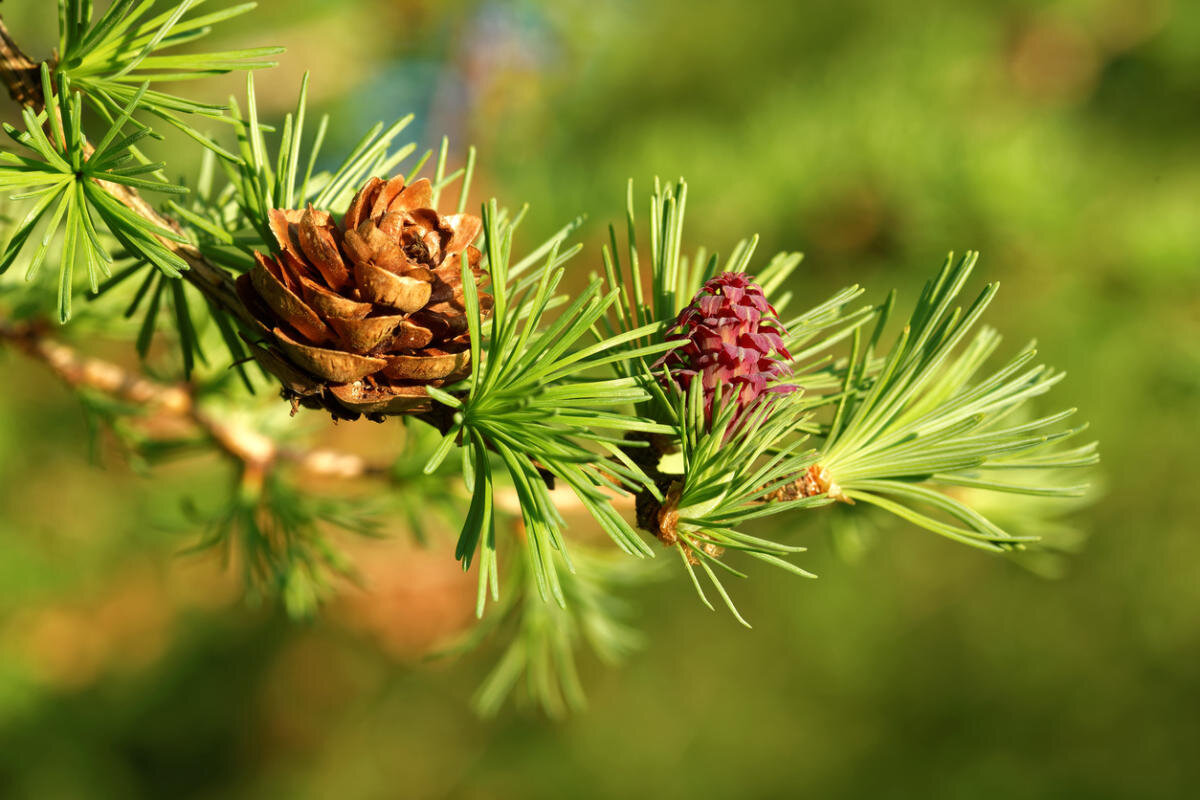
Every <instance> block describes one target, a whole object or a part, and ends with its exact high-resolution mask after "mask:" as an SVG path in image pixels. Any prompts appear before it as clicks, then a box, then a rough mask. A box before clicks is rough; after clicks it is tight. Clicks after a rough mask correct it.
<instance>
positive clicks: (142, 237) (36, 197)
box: [0, 64, 187, 322]
mask: <svg viewBox="0 0 1200 800" xmlns="http://www.w3.org/2000/svg"><path fill="white" fill-rule="evenodd" d="M42 87H43V92H44V95H45V98H46V109H45V110H44V111H42V112H41V113H35V112H34V111H33V110H32V109H29V108H23V109H22V110H21V116H22V119H23V121H24V123H25V130H23V131H22V130H18V129H16V128H14V127H13V126H11V125H8V124H5V125H4V131H5V133H7V134H8V135H9V137H10V138H11V139H12V140H13V141H15V142H16V143H17V144H18V145H20V146H21V147H23V148H24V149H25V150H26V151H28V152H27V154H25V155H21V154H18V153H14V152H9V151H0V189H2V190H5V191H12V190H19V191H18V193H17V194H15V195H13V199H14V200H31V201H33V202H32V203H31V207H30V208H29V211H28V212H27V213H26V214H25V217H24V218H23V219H22V220H21V221H20V222H18V223H17V225H16V226H14V227H13V228H12V230H11V232H10V234H9V237H8V241H7V244H6V245H5V247H4V251H3V254H2V255H0V272H4V271H6V270H7V269H8V268H9V267H11V266H12V264H13V262H14V261H15V260H16V259H17V257H18V256H19V255H20V254H21V252H22V250H23V249H24V247H25V246H26V244H27V243H28V242H29V240H30V238H31V237H32V235H33V233H34V230H35V229H36V228H37V227H38V225H39V224H41V223H43V221H44V222H45V224H44V226H43V234H42V236H41V241H40V243H39V245H38V247H37V249H36V250H35V251H34V254H33V257H32V258H31V259H30V261H29V267H28V268H27V270H26V277H27V279H29V280H32V279H33V278H34V277H36V276H37V273H38V271H39V270H40V269H41V267H42V264H43V263H44V262H45V260H46V255H47V253H48V251H49V248H50V245H51V242H52V241H53V240H54V239H55V237H56V235H57V234H58V233H59V231H60V230H61V231H63V244H62V254H61V257H60V262H59V277H58V286H59V292H58V296H59V301H58V313H59V319H60V320H61V321H63V322H66V321H67V320H68V319H70V318H71V298H72V296H73V290H74V281H73V278H74V275H75V267H76V263H77V262H78V261H79V260H81V259H82V260H84V261H85V263H86V264H87V271H88V280H89V282H90V284H91V287H92V291H93V292H94V291H97V290H98V289H99V286H100V279H101V277H102V276H108V275H110V274H111V270H110V266H109V265H110V264H112V263H113V256H112V255H111V254H110V251H111V249H112V248H111V247H110V246H109V244H107V243H106V242H105V241H104V240H103V239H102V238H101V236H100V234H99V232H98V229H97V227H96V222H95V220H94V219H93V214H94V215H95V216H97V217H99V218H100V220H101V221H102V222H103V223H104V225H105V227H106V228H107V230H108V232H109V234H111V236H112V238H113V239H115V240H116V241H117V242H118V243H119V244H120V245H121V246H122V247H123V248H124V249H125V251H126V252H127V253H129V254H132V255H134V256H136V257H138V258H140V259H142V260H145V261H148V262H149V263H151V264H153V265H155V266H156V267H158V268H159V269H160V270H162V271H163V272H164V273H165V274H167V275H170V276H172V277H176V276H178V275H179V273H180V272H181V271H182V270H185V269H187V264H186V263H185V262H184V261H183V259H181V258H180V257H179V256H177V255H176V254H175V253H173V252H172V251H171V250H170V249H169V248H168V247H167V246H166V245H164V244H163V243H162V242H161V241H160V238H161V239H167V240H172V241H184V240H183V239H182V238H181V237H180V236H179V235H178V234H177V233H175V232H173V231H170V230H167V229H165V228H163V227H161V226H160V225H157V224H155V223H153V222H150V221H148V220H146V219H144V218H143V217H140V216H138V215H137V214H135V213H133V212H132V211H130V210H129V209H128V208H126V207H125V206H123V205H122V204H121V203H120V202H119V201H118V200H117V199H115V198H114V197H113V196H112V194H110V192H109V190H108V189H106V188H105V187H104V186H103V185H102V184H101V182H104V183H108V184H119V185H122V186H128V187H131V188H134V189H150V190H153V191H158V192H168V193H183V192H186V191H187V190H186V189H185V188H183V187H181V186H178V185H175V184H171V183H167V182H165V181H160V180H157V179H155V178H153V177H150V176H152V175H153V174H154V173H156V172H158V170H160V169H161V168H162V167H163V166H164V165H163V164H161V163H158V164H136V165H130V164H129V162H130V161H132V160H133V154H132V152H131V148H132V147H133V145H134V144H135V143H136V142H138V141H140V140H141V139H143V138H145V137H146V136H150V135H152V134H151V132H150V131H149V130H147V129H145V128H142V129H139V130H136V131H134V132H133V133H130V134H125V133H124V132H123V130H124V128H125V125H126V124H127V123H128V122H129V120H130V117H131V116H132V114H133V112H134V111H135V110H136V109H137V107H138V103H139V102H140V101H141V99H142V96H143V93H144V88H145V87H143V89H142V90H139V91H137V92H135V93H134V95H133V97H132V99H131V100H130V102H129V105H128V106H126V107H125V108H124V109H123V110H122V111H121V113H120V115H119V116H118V117H117V118H116V119H115V120H113V122H112V124H111V125H109V126H108V130H107V131H106V132H105V134H104V135H103V136H102V137H101V138H100V140H99V143H98V144H97V145H96V148H95V149H94V150H93V151H91V152H90V153H89V152H88V150H87V149H86V144H85V143H86V141H87V140H86V137H85V135H84V132H83V123H82V104H81V100H80V96H79V94H78V93H77V92H73V91H71V83H70V81H69V80H68V79H67V78H66V76H65V75H63V74H62V73H59V75H58V83H57V91H54V90H53V89H52V86H51V77H50V71H49V69H48V68H47V67H46V65H45V64H43V65H42Z"/></svg>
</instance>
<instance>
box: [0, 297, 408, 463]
mask: <svg viewBox="0 0 1200 800" xmlns="http://www.w3.org/2000/svg"><path fill="white" fill-rule="evenodd" d="M0 343H7V344H9V345H12V346H13V347H14V348H15V349H17V350H19V351H21V352H22V353H24V354H25V355H26V356H28V357H29V358H31V359H33V360H34V361H37V362H38V363H41V364H43V365H45V366H46V367H47V368H48V369H49V370H50V371H51V372H52V373H54V374H55V375H56V376H57V377H58V378H59V379H60V380H61V381H62V382H63V383H65V384H67V385H68V386H70V387H72V388H74V389H81V388H86V389H93V390H95V391H98V392H102V393H103V394H106V395H108V396H110V397H115V398H117V399H120V400H123V401H125V402H127V403H131V404H133V405H136V406H139V407H141V408H144V409H146V410H148V411H152V412H155V413H157V414H159V415H163V416H166V417H169V418H172V419H174V420H176V421H179V422H182V423H184V424H185V425H188V426H191V427H193V428H195V429H197V430H199V431H201V432H202V433H203V434H205V435H206V436H207V437H209V438H210V439H211V440H212V441H213V442H214V443H215V444H216V445H217V446H218V447H219V448H220V449H221V451H222V452H224V453H225V454H226V455H228V456H230V457H232V458H234V459H237V460H238V461H240V462H242V464H243V465H245V466H246V467H248V468H252V469H254V470H255V471H265V470H266V469H269V468H270V467H272V466H274V465H276V464H279V463H289V464H293V465H295V466H296V467H297V468H299V469H300V470H302V471H304V472H306V473H308V474H310V475H314V476H317V477H325V478H357V477H365V476H384V475H386V474H387V473H388V472H389V469H388V467H387V465H384V464H374V463H371V462H369V461H367V460H366V459H364V458H362V457H361V456H358V455H355V454H353V453H344V452H339V451H336V450H329V449H325V448H289V447H284V446H281V445H280V444H279V443H278V442H276V441H275V440H274V439H272V438H270V437H269V436H266V435H264V434H262V433H260V432H258V431H256V430H254V429H252V428H249V427H246V426H244V425H237V424H234V423H231V422H229V421H228V420H224V419H221V418H220V417H219V416H217V415H215V414H213V413H212V412H211V411H209V410H207V409H205V408H204V407H203V406H202V405H200V404H199V403H197V402H196V399H195V397H194V396H193V394H192V392H191V391H190V389H189V388H188V387H187V386H184V385H180V384H165V383H158V382H157V381H152V380H150V379H148V378H146V377H144V376H141V375H138V374H135V373H133V372H130V371H129V370H127V369H125V368H124V367H122V366H120V365H119V364H114V363H112V362H110V361H105V360H103V359H99V358H92V357H89V356H84V355H82V354H80V353H78V352H77V351H75V350H74V349H73V348H71V347H70V346H68V345H66V344H64V343H62V342H60V341H57V340H55V339H53V338H52V337H50V336H49V335H48V334H47V331H46V326H44V325H38V324H36V323H10V322H5V321H4V320H0Z"/></svg>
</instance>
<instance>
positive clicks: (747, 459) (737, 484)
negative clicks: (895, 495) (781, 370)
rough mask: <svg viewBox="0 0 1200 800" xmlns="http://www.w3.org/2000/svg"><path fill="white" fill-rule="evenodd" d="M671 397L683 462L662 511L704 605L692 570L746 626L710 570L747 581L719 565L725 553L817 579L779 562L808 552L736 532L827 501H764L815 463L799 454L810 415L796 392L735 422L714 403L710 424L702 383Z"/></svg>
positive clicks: (809, 454) (729, 407) (810, 454)
mask: <svg viewBox="0 0 1200 800" xmlns="http://www.w3.org/2000/svg"><path fill="white" fill-rule="evenodd" d="M673 394H674V395H675V411H674V414H675V418H674V423H675V430H676V432H677V433H678V437H679V438H678V441H679V448H680V451H681V453H682V460H683V472H682V475H680V476H679V479H678V481H677V486H676V489H677V493H676V494H675V495H674V497H673V498H672V500H673V506H672V507H669V508H668V511H670V512H671V513H673V514H674V515H676V516H677V521H676V522H675V523H674V532H675V533H676V534H677V536H678V541H677V542H676V543H675V547H676V549H677V551H678V552H679V555H680V558H681V560H682V561H683V564H684V566H685V567H686V568H687V571H688V574H689V575H690V576H691V578H692V584H693V585H694V586H695V588H696V591H697V593H699V595H700V599H701V600H702V601H703V602H704V604H705V605H707V606H708V607H709V608H712V607H713V606H712V604H711V603H710V602H709V600H708V598H707V596H705V594H704V590H703V589H702V588H701V585H700V582H699V581H698V580H697V577H696V571H695V569H694V567H695V566H699V567H700V569H701V570H703V572H704V574H705V575H706V576H707V577H708V579H709V580H710V581H711V582H712V584H713V587H714V588H715V589H716V590H717V592H718V594H720V595H721V599H722V600H724V601H725V604H726V605H727V606H728V607H729V610H730V611H732V612H733V614H734V616H735V617H737V619H738V621H739V622H741V623H742V624H743V625H746V626H747V627H749V623H747V622H746V620H745V619H744V618H743V617H742V615H741V614H739V613H738V610H737V608H736V607H735V606H734V604H733V601H732V599H730V596H729V593H728V592H727V591H726V590H725V587H724V586H723V585H722V584H721V581H720V580H719V578H718V577H717V573H716V572H715V571H714V570H713V567H716V568H718V569H722V570H725V571H726V572H729V573H730V574H732V575H735V576H737V577H739V578H744V577H746V575H745V574H744V573H742V572H739V571H738V570H736V569H734V568H733V567H731V566H729V564H727V563H726V562H725V561H724V560H723V559H722V558H720V556H721V554H722V551H723V550H725V549H731V550H738V551H742V552H745V553H746V554H747V555H749V556H751V557H753V558H756V559H759V560H761V561H765V562H767V563H768V564H771V565H773V566H777V567H781V568H783V569H785V570H787V571H789V572H792V573H794V574H797V575H800V576H802V577H806V578H812V577H816V576H814V575H813V574H812V573H810V572H807V571H806V570H803V569H800V568H799V567H797V566H795V565H794V564H792V563H791V562H789V561H786V560H785V558H784V557H785V556H788V555H791V554H793V553H800V552H803V551H804V550H805V549H806V548H804V547H797V546H794V545H785V544H781V543H778V542H772V541H768V540H766V539H762V538H759V537H755V536H751V535H749V534H746V533H743V532H741V531H738V530H737V527H736V526H738V525H741V524H742V523H745V522H746V521H748V520H752V519H756V518H759V517H763V516H767V515H769V514H780V513H785V512H789V511H798V510H801V509H808V508H815V507H817V506H822V505H826V504H828V503H829V502H831V501H830V499H829V498H828V497H825V496H823V495H819V496H815V497H798V498H795V499H790V500H780V501H777V502H776V501H772V499H771V497H770V496H771V494H772V493H774V492H776V491H778V490H780V489H782V488H783V487H784V486H786V485H787V484H789V483H792V482H794V481H795V480H796V477H797V476H798V475H803V474H804V472H805V470H807V469H808V468H809V466H811V465H812V464H813V463H814V462H815V460H816V454H815V452H814V451H813V450H811V449H808V450H804V451H800V448H801V446H803V445H804V443H805V437H804V436H802V435H797V434H798V433H799V432H800V431H802V430H803V429H804V427H805V422H806V420H807V417H808V416H809V414H810V412H809V410H808V404H807V403H805V402H804V399H803V396H802V394H801V393H799V392H792V393H789V394H785V395H777V396H775V397H772V398H769V399H767V400H766V401H764V402H761V403H759V404H758V405H757V406H756V407H754V409H753V410H752V411H750V413H748V414H747V416H746V417H745V418H744V419H742V420H739V421H737V422H735V420H734V413H735V411H736V410H737V404H736V403H735V402H728V403H725V404H724V406H723V407H722V406H721V405H720V399H719V398H718V399H717V400H715V401H714V403H715V405H716V407H718V408H720V409H721V410H720V411H719V412H718V413H716V414H714V416H713V420H712V423H711V424H709V422H708V421H707V420H706V419H705V414H704V399H703V393H702V390H701V388H700V381H694V382H693V383H692V386H691V391H689V392H687V393H684V392H680V391H675V392H674V393H673Z"/></svg>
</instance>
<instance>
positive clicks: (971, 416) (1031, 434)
mask: <svg viewBox="0 0 1200 800" xmlns="http://www.w3.org/2000/svg"><path fill="white" fill-rule="evenodd" d="M975 261H976V254H974V253H968V254H967V255H965V256H964V257H963V258H961V259H959V260H958V262H955V261H954V260H953V258H952V257H948V258H947V259H946V262H945V264H944V265H943V267H942V269H941V271H940V272H939V273H938V275H937V276H936V277H935V278H934V279H933V280H932V281H930V282H928V283H927V284H926V285H925V290H924V292H923V293H922V295H921V297H920V299H919V300H918V302H917V305H916V308H915V309H914V310H913V313H912V316H911V317H910V319H909V321H908V323H907V324H906V325H905V327H904V329H903V331H902V332H901V333H900V335H899V337H898V338H897V341H896V343H895V345H893V347H892V349H891V351H890V353H889V354H888V355H887V356H886V358H885V359H884V363H883V366H882V367H881V368H880V369H879V371H878V374H877V375H876V376H875V377H873V378H871V377H867V376H866V375H865V373H866V371H867V370H866V365H867V364H868V363H869V362H870V360H871V358H872V355H873V352H874V349H875V347H876V345H877V343H878V340H879V338H880V335H881V332H882V330H883V326H884V324H885V323H886V321H887V317H888V313H887V312H888V310H890V307H891V304H890V303H889V304H888V306H885V311H884V313H883V314H881V315H880V318H879V322H878V325H877V326H876V329H875V332H874V334H873V335H872V337H871V340H870V342H869V343H868V344H867V345H866V347H864V348H860V347H858V346H857V345H858V339H857V337H856V347H855V353H854V355H852V357H851V368H849V369H848V370H847V371H846V384H845V385H846V391H845V393H844V395H843V397H842V400H841V401H840V403H839V406H838V410H837V414H836V416H835V417H834V421H833V424H832V429H831V431H830V433H829V436H828V438H827V440H826V443H825V445H824V447H823V452H822V454H821V463H822V465H823V466H824V467H825V468H826V469H828V470H829V472H830V473H831V475H832V476H833V477H834V480H836V481H837V483H838V484H839V485H840V486H841V487H842V489H843V490H844V491H845V492H846V494H847V495H848V496H849V497H850V498H851V499H853V500H855V501H856V502H865V503H870V504H872V505H876V506H879V507H880V508H883V509H884V510H886V511H889V512H891V513H894V514H896V515H898V516H900V517H902V518H904V519H906V520H908V521H910V522H912V523H914V524H916V525H919V526H921V527H923V528H926V529H928V530H931V531H933V532H935V533H939V534H942V535H944V536H947V537H949V538H951V539H954V540H956V541H959V542H963V543H965V544H970V545H974V546H976V547H982V548H984V549H989V550H997V551H1002V550H1011V549H1014V548H1020V547H1022V546H1024V544H1025V543H1026V542H1029V541H1033V540H1035V539H1036V537H1026V536H1014V535H1012V534H1010V533H1008V532H1006V531H1005V530H1003V529H1002V528H1000V527H999V526H997V525H996V524H994V523H993V522H991V521H989V520H988V519H987V518H986V517H984V516H983V515H981V514H979V513H978V512H977V511H975V510H974V509H972V508H970V507H969V506H968V505H966V504H965V503H963V502H962V501H961V500H959V499H957V498H955V497H954V496H953V495H952V494H948V493H947V492H945V491H942V489H944V488H946V487H968V488H973V489H986V490H990V491H996V492H1009V493H1016V494H1025V495H1037V496H1043V497H1078V496H1081V495H1082V494H1083V493H1084V491H1085V490H1086V487H1084V486H1072V485H1055V483H1054V482H1050V481H1047V478H1060V477H1061V476H1062V475H1063V474H1065V473H1064V472H1063V471H1064V470H1068V469H1077V468H1081V467H1088V466H1091V465H1093V464H1095V463H1097V461H1098V455H1097V452H1096V445H1095V444H1094V443H1092V444H1086V445H1083V446H1080V447H1073V448H1068V449H1062V448H1060V447H1058V445H1059V443H1061V442H1064V441H1065V440H1067V439H1069V438H1071V437H1072V436H1075V435H1076V434H1078V433H1080V432H1082V431H1083V430H1084V429H1085V428H1086V426H1079V427H1075V428H1067V429H1060V428H1059V426H1058V423H1060V422H1063V421H1064V420H1066V419H1067V418H1068V417H1070V416H1071V415H1072V414H1073V413H1074V409H1070V410H1067V411H1062V412H1059V413H1055V414H1051V415H1048V416H1044V417H1040V418H1037V419H1032V420H1014V419H1013V416H1014V414H1015V413H1017V412H1019V411H1020V410H1022V409H1024V408H1026V407H1027V406H1026V404H1027V403H1028V402H1029V401H1030V400H1031V399H1033V398H1035V397H1038V396H1040V395H1042V394H1045V393H1046V392H1048V391H1049V390H1050V388H1051V387H1053V386H1054V385H1055V384H1056V383H1058V382H1059V380H1060V379H1061V378H1062V373H1056V372H1054V371H1053V370H1051V369H1049V368H1047V367H1044V366H1030V365H1031V362H1032V360H1033V358H1034V357H1035V355H1036V351H1035V350H1034V349H1033V346H1032V345H1030V346H1028V347H1026V348H1025V349H1023V350H1022V351H1021V352H1020V353H1019V354H1018V355H1017V356H1016V357H1014V358H1013V359H1012V360H1010V361H1009V362H1008V363H1007V364H1005V365H1004V366H1003V367H1001V368H1000V369H998V370H996V371H995V372H993V373H991V374H989V375H987V376H986V377H983V378H981V379H980V378H976V375H977V373H978V372H979V371H980V370H981V369H982V368H983V365H984V363H985V362H986V360H987V359H988V357H989V356H990V355H991V354H992V353H993V351H994V350H995V349H996V346H997V345H998V344H999V342H1000V337H999V336H998V335H997V334H996V332H995V331H993V330H991V329H984V330H982V331H981V332H980V333H979V334H978V335H977V336H976V337H975V339H974V340H973V341H972V342H971V344H970V345H969V346H967V347H966V348H965V349H964V350H963V351H962V352H961V354H959V355H957V356H954V355H953V352H954V350H955V348H956V347H957V346H958V345H959V344H961V343H962V342H963V340H964V339H965V337H966V335H967V334H968V332H969V331H970V329H971V328H972V326H973V325H974V324H975V323H976V322H977V321H978V319H979V317H980V316H981V315H982V314H983V311H984V309H985V308H986V307H987V305H988V303H989V302H990V301H991V299H992V297H993V296H994V295H995V292H996V286H995V285H994V284H992V285H989V286H988V287H986V288H985V289H984V290H983V292H982V293H981V294H980V295H979V297H978V298H977V299H976V300H975V301H974V303H972V304H971V305H970V306H969V307H968V308H967V309H966V310H965V311H964V310H963V309H961V308H957V307H955V308H951V304H952V303H953V302H954V299H955V298H956V297H957V296H958V294H959V292H960V291H961V290H962V288H963V286H964V284H965V283H966V281H967V279H968V278H969V277H970V274H971V270H972V268H973V267H974V265H975ZM852 388H853V390H852ZM1005 475H1008V476H1010V478H1007V479H1006V478H1005V477H1003V476H1005ZM922 508H925V509H930V510H932V511H934V512H939V513H941V514H944V515H947V516H948V517H949V518H950V519H952V520H953V522H946V521H944V520H942V519H939V518H938V517H935V516H931V515H930V514H929V513H926V512H925V511H922V510H919V509H922Z"/></svg>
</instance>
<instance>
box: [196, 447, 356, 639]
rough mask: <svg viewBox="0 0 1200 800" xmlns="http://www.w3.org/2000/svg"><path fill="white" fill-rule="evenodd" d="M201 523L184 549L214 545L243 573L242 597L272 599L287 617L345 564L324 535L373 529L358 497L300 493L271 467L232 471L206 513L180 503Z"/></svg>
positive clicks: (316, 597) (314, 603)
mask: <svg viewBox="0 0 1200 800" xmlns="http://www.w3.org/2000/svg"><path fill="white" fill-rule="evenodd" d="M186 510H187V511H188V512H189V517H190V518H191V522H192V524H194V525H196V526H199V527H201V528H203V529H205V533H204V535H203V537H202V539H201V540H200V541H199V542H198V543H197V544H195V545H194V546H192V547H191V548H190V550H191V551H192V552H199V551H203V550H209V549H212V550H216V551H217V552H219V553H220V554H221V557H222V559H223V560H224V562H225V563H226V564H232V565H233V566H235V567H236V568H237V569H239V570H240V571H241V573H242V575H243V579H244V582H245V585H246V587H247V591H248V592H249V597H250V599H252V600H255V601H261V600H262V599H264V598H268V597H278V598H280V600H282V602H283V606H284V608H285V609H286V610H287V613H288V615H289V616H291V617H294V618H297V619H302V618H305V617H310V616H312V615H313V613H315V612H316V610H317V608H318V606H319V604H320V601H321V600H322V599H323V598H324V597H325V596H326V595H327V594H328V593H329V592H330V591H331V589H332V580H333V578H334V577H335V576H341V577H347V576H352V575H353V567H352V565H351V563H350V562H349V561H348V560H347V558H346V556H345V555H344V554H343V553H342V552H341V550H340V549H338V547H337V546H336V544H335V543H334V541H333V540H332V539H331V538H330V536H329V530H330V529H333V530H340V531H345V532H349V533H352V534H356V535H360V536H370V535H375V534H376V532H377V531H378V529H379V523H380V520H379V517H378V515H377V514H376V513H375V511H374V509H372V508H369V507H366V506H364V505H363V503H362V502H361V501H360V502H352V501H348V500H345V499H342V498H336V497H329V496H321V495H314V494H312V493H311V492H304V491H301V490H300V489H299V488H298V487H296V486H295V485H294V483H293V482H291V481H290V480H288V479H286V478H285V477H284V476H283V475H282V474H281V473H279V472H278V471H277V470H273V469H272V470H266V471H258V470H256V469H254V468H253V467H246V468H242V469H239V470H238V473H237V476H236V480H235V481H234V482H233V484H232V487H231V491H230V495H229V498H228V500H227V501H226V502H225V503H223V504H220V505H219V506H217V507H216V508H215V509H214V510H211V511H207V512H206V511H202V510H200V508H199V506H198V505H197V504H195V503H194V502H190V503H188V504H187V506H186Z"/></svg>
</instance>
